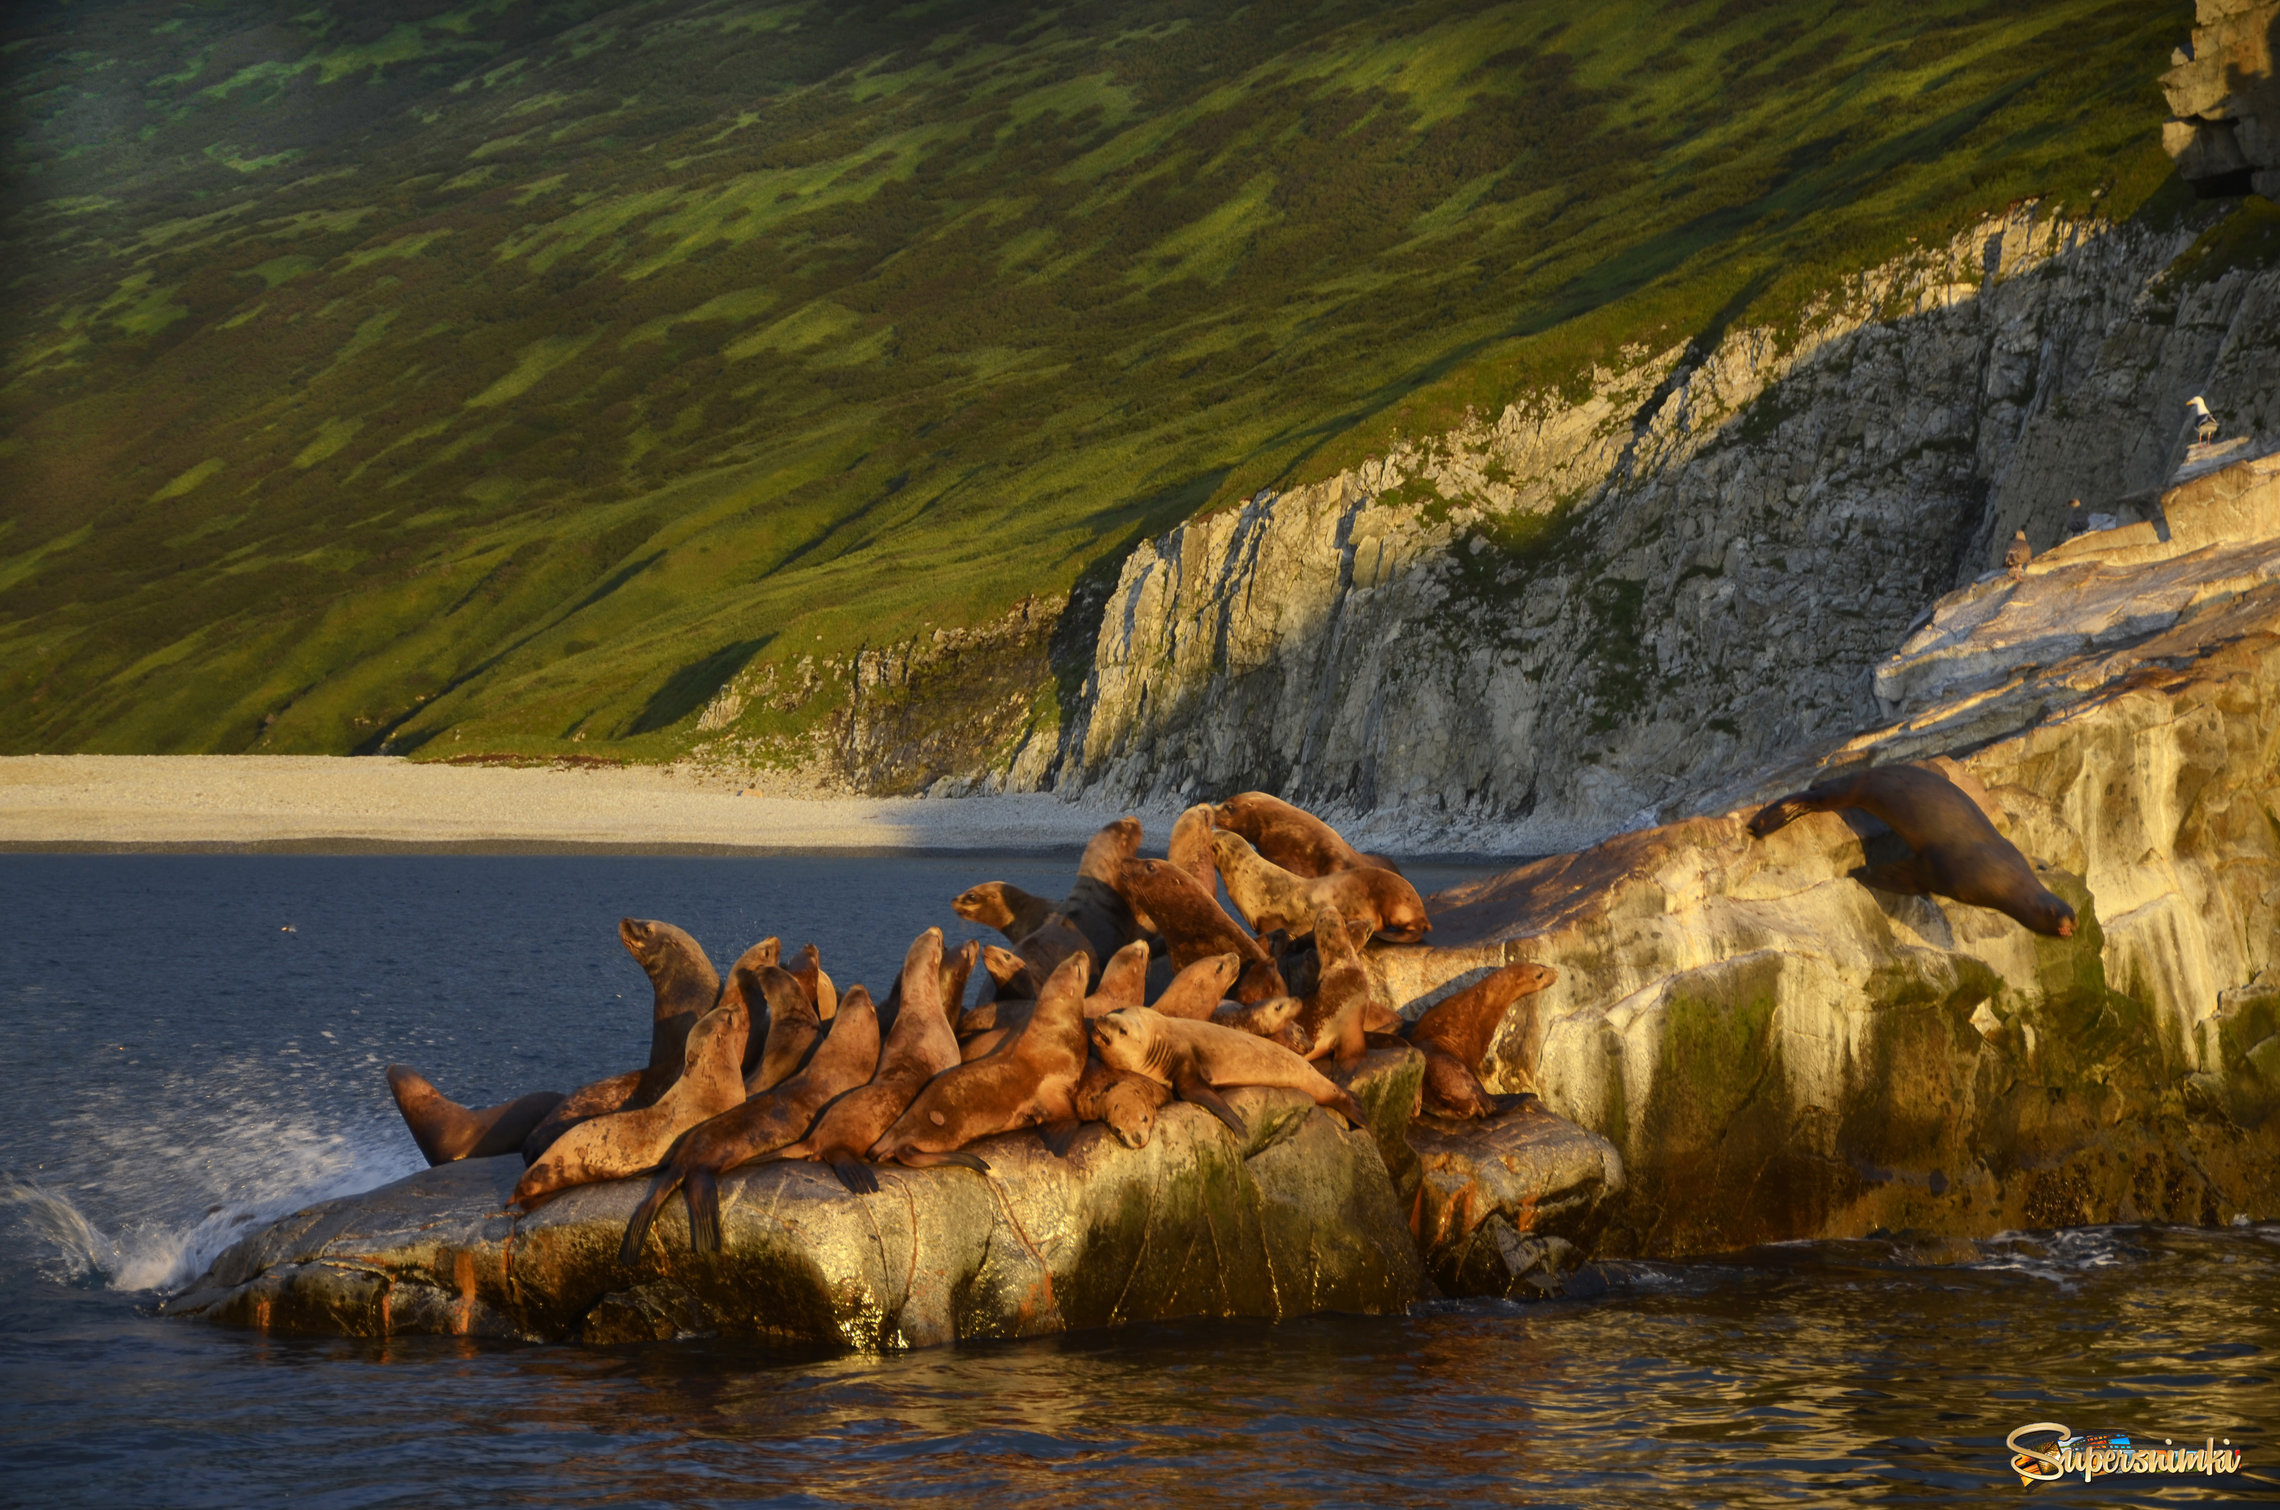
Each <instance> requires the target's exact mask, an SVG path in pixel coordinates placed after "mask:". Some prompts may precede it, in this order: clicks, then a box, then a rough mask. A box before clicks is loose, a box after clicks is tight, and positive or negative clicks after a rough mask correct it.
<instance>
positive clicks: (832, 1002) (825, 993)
mask: <svg viewBox="0 0 2280 1510" xmlns="http://www.w3.org/2000/svg"><path fill="white" fill-rule="evenodd" d="M785 968H786V969H787V970H789V971H790V972H791V976H792V979H794V980H796V981H798V982H799V983H800V989H801V990H803V991H805V992H807V994H808V1000H809V1001H812V1002H814V1003H815V1017H816V1021H818V1022H829V1021H831V1015H832V1013H834V1012H836V1011H838V1010H839V988H838V987H836V986H834V985H833V984H832V983H831V977H830V976H828V975H826V974H824V973H823V954H822V951H820V950H818V949H817V948H816V947H815V945H813V944H809V945H808V946H807V947H805V948H803V949H802V950H800V954H799V958H798V959H795V960H793V961H792V962H791V964H789V965H787V966H786V967H785Z"/></svg>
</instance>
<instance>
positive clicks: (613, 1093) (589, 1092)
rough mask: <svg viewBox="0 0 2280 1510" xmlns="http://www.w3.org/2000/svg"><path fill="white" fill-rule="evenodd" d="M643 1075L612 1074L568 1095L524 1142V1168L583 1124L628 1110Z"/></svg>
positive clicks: (640, 1073) (637, 1071)
mask: <svg viewBox="0 0 2280 1510" xmlns="http://www.w3.org/2000/svg"><path fill="white" fill-rule="evenodd" d="M643 1073H644V1072H643V1071H641V1070H627V1071H626V1072H625V1073H624V1074H622V1075H612V1076H610V1078H609V1079H607V1080H596V1081H593V1082H592V1083H590V1084H587V1085H581V1086H579V1087H578V1088H577V1089H576V1090H574V1091H572V1092H571V1093H570V1094H569V1095H567V1096H564V1097H563V1098H562V1100H561V1101H560V1102H559V1103H558V1104H557V1105H556V1106H555V1108H554V1110H552V1111H550V1112H548V1113H547V1114H546V1115H545V1116H544V1117H542V1118H540V1119H539V1122H538V1125H537V1126H536V1127H533V1128H532V1129H531V1130H530V1136H528V1137H526V1138H524V1139H523V1141H522V1157H523V1166H524V1167H525V1168H528V1167H529V1166H530V1165H533V1164H536V1163H537V1162H538V1160H539V1156H540V1155H541V1154H543V1153H545V1152H546V1151H547V1150H548V1149H549V1148H552V1147H553V1146H554V1142H555V1140H556V1139H557V1138H559V1137H561V1136H562V1135H563V1134H564V1133H566V1132H568V1131H569V1130H570V1129H571V1128H573V1127H576V1126H577V1125H578V1124H579V1123H581V1122H584V1121H587V1120H589V1119H590V1118H594V1117H604V1116H608V1115H609V1114H610V1113H611V1112H621V1111H624V1110H625V1109H626V1107H627V1106H628V1104H630V1103H631V1101H632V1100H633V1091H634V1087H635V1086H637V1085H639V1084H640V1083H641V1077H642V1075H643Z"/></svg>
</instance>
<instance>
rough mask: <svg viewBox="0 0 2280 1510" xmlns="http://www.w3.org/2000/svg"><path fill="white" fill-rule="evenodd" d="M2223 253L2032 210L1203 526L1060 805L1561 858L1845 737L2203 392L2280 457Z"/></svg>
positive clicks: (2155, 444) (1097, 717)
mask: <svg viewBox="0 0 2280 1510" xmlns="http://www.w3.org/2000/svg"><path fill="white" fill-rule="evenodd" d="M2221 229H2222V228H2221V226H2220V227H2219V230H2221ZM2209 234H2210V235H2212V236H2213V235H2216V234H2217V232H2216V231H2211V232H2210V233H2209ZM2196 245H2197V240H2196V230H2195V228H2194V227H2190V226H2189V227H2186V228H2183V229H2180V230H2177V231H2160V230H2155V229H2152V228H2148V227H2146V226H2140V225H2132V226H2114V225H2110V224H2101V223H2097V222H2093V221H2075V220H2066V219H2061V218H2057V217H2054V216H2052V215H2051V214H2049V213H2047V212H2045V211H2044V210H2043V209H2042V208H2041V207H2039V206H2037V205H2034V204H2024V205H2020V206H2017V207H2015V208H2013V209H2012V210H2010V211H2009V212H2007V213H2005V214H2004V215H2002V216H1999V217H1996V218H1993V219H1990V220H1988V221H1987V222H1985V223H1984V224H1982V225H1980V226H1978V227H1976V228H1974V229H1973V230H1972V231H1970V232H1968V233H1967V234H1965V235H1963V236H1961V237H1959V238H1957V239H1956V240H1955V241H1954V242H1953V243H1952V244H1950V245H1948V246H1945V247H1939V248H1926V249H1924V250H1923V251H1922V252H1921V253H1918V254H1914V255H1911V256H1910V257H1907V258H1904V259H1901V260H1900V261H1897V262H1895V263H1893V264H1891V265H1889V266H1886V267H1883V268H1879V269H1877V270H1875V271H1874V272H1872V273H1870V274H1867V275H1864V276H1863V277H1861V278H1860V279H1858V280H1856V281H1855V282H1854V283H1852V284H1850V285H1848V286H1847V287H1845V288H1842V289H1838V290H1832V291H1831V293H1830V294H1829V295H1828V297H1827V298H1826V299H1825V300H1823V301H1822V303H1821V304H1819V305H1818V306H1816V307H1814V308H1812V309H1809V310H1807V311H1805V312H1804V314H1803V315H1802V316H1801V317H1800V320H1799V323H1798V326H1797V328H1796V329H1794V330H1791V331H1775V330H1769V329H1739V330H1734V331H1730V332H1726V333H1724V334H1722V335H1717V336H1715V338H1711V339H1706V340H1705V341H1703V342H1701V343H1698V344H1688V345H1681V346H1675V347H1672V348H1670V349H1668V350H1665V351H1662V352H1647V351H1643V350H1634V351H1632V352H1630V353H1628V354H1627V355H1626V357H1625V358H1624V362H1623V363H1622V364H1620V365H1619V367H1618V368H1611V369H1609V370H1604V371H1600V372H1596V373H1594V374H1592V376H1591V380H1590V383H1589V385H1588V386H1589V396H1588V397H1586V398H1585V399H1583V400H1581V401H1580V402H1571V401H1569V400H1567V399H1563V398H1561V397H1559V396H1558V395H1556V394H1539V395H1531V396H1524V397H1522V398H1521V399H1519V400H1516V401H1515V402H1513V403H1512V404H1510V405H1508V406H1507V407H1506V408H1505V409H1504V410H1503V411H1502V412H1501V413H1499V414H1496V415H1493V416H1482V417H1480V418H1478V419H1477V420H1475V421H1473V422H1470V423H1468V424H1466V425H1464V426H1461V427H1459V428H1458V429H1457V430H1456V431H1454V432H1452V433H1450V434H1448V435H1445V436H1441V437H1438V438H1436V439H1433V440H1430V441H1419V442H1416V443H1414V444H1408V445H1404V446H1401V447H1398V448H1396V449H1395V450H1394V451H1393V452H1391V453H1389V454H1388V455H1386V456H1384V457H1382V458H1379V459H1377V460H1375V461H1373V462H1371V463H1369V464H1367V465H1365V466H1362V467H1360V468H1357V469H1355V470H1354V471H1352V472H1349V473H1346V474H1344V475H1341V476H1339V477H1337V478H1335V479H1332V480H1331V481H1329V482H1326V483H1323V484H1320V485H1318V486H1311V487H1305V488H1299V489H1295V490H1293V491H1291V492H1289V493H1286V494H1283V495H1281V496H1276V497H1262V498H1259V499H1256V500H1254V501H1252V502H1250V503H1248V504H1246V505H1244V506H1243V507H1241V508H1239V509H1235V510H1231V511H1228V512H1224V513H1220V514H1215V515H1211V516H1207V517H1203V518H1198V519H1195V520H1191V521H1190V522H1188V523H1187V524H1185V525H1183V526H1182V527H1181V528H1179V529H1177V530H1174V531H1173V532H1172V533H1170V534H1168V535H1165V536H1163V537H1160V538H1158V539H1156V540H1153V541H1149V542H1145V543H1143V544H1142V545H1141V546H1139V547H1138V548H1137V549H1136V550H1135V551H1134V552H1133V554H1132V556H1131V557H1130V558H1129V559H1128V560H1127V561H1126V563H1125V565H1124V568H1123V573H1122V576H1121V578H1120V579H1119V581H1118V583H1117V587H1116V591H1115V595H1114V597H1113V599H1112V600H1111V602H1110V603H1109V605H1108V608H1107V610H1106V612H1105V614H1104V616H1103V619H1102V623H1101V628H1100V633H1099V639H1098V643H1097V646H1096V648H1095V651H1094V655H1093V663H1092V669H1091V672H1090V675H1089V678H1088V680H1087V683H1086V686H1085V690H1084V694H1083V696H1082V698H1081V699H1079V700H1078V703H1077V706H1076V708H1075V709H1074V711H1073V713H1072V715H1071V716H1070V717H1069V719H1068V720H1067V721H1066V723H1065V725H1064V728H1063V734H1062V743H1061V747H1060V751H1059V756H1058V762H1057V764H1056V765H1055V767H1054V768H1053V769H1052V770H1051V771H1045V772H1040V774H1039V775H1038V777H1037V780H1038V782H1039V784H1041V785H1042V784H1052V783H1057V784H1058V786H1059V789H1060V790H1062V791H1064V792H1072V791H1084V792H1088V793H1091V794H1093V795H1095V796H1100V797H1107V798H1113V799H1117V800H1125V801H1133V802H1145V801H1151V800H1154V801H1165V800H1172V799H1183V798H1190V797H1193V796H1195V795H1197V794H1203V793H1215V792H1225V791H1231V790H1239V789H1242V788H1244V787H1251V786H1259V787H1266V788H1269V789H1272V790H1275V791H1278V792H1280V793H1281V794H1283V795H1285V796H1287V797H1289V798H1291V799H1293V800H1297V801H1302V802H1307V803H1309V804H1312V805H1315V806H1317V807H1321V808H1324V809H1326V810H1330V811H1333V812H1338V813H1343V814H1345V815H1348V816H1349V818H1353V819H1355V820H1356V821H1357V822H1358V824H1359V827H1360V830H1361V833H1362V835H1363V836H1364V837H1365V839H1371V840H1374V841H1376V842H1383V843H1390V844H1396V845H1409V846H1414V847H1418V848H1427V847H1431V846H1432V845H1433V844H1434V843H1435V841H1436V834H1437V831H1438V830H1441V829H1445V828H1455V829H1460V830H1461V829H1463V828H1466V827H1472V828H1476V829H1477V828H1479V827H1481V826H1483V825H1493V824H1499V823H1502V824H1508V825H1513V826H1512V827H1509V828H1507V829H1506V830H1505V832H1504V834H1503V838H1502V842H1503V843H1505V844H1509V845H1514V846H1518V847H1523V848H1552V847H1565V846H1568V845H1572V844H1575V843H1580V842H1586V841H1588V840H1589V839H1591V838H1595V837H1597V836H1599V835H1602V834H1605V833H1606V832H1608V831H1609V830H1610V829H1611V828H1615V827H1619V826H1623V825H1625V824H1628V823H1631V822H1634V821H1637V817H1638V815H1639V814H1640V813H1641V812H1642V810H1648V809H1652V808H1654V807H1656V806H1658V805H1661V804H1666V803H1668V802H1671V801H1673V800H1676V799H1679V798H1681V797H1683V796H1684V795H1686V794H1688V793H1695V792H1701V791H1703V790H1707V789H1712V788H1717V787H1721V786H1724V785H1728V784H1730V783H1731V782H1733V781H1734V780H1736V779H1738V778H1739V777H1740V776H1742V775H1744V774H1745V773H1747V772H1749V771H1751V770H1754V769H1756V768H1758V767H1760V766H1762V765H1764V764H1766V763H1767V762H1768V761H1771V760H1774V759H1777V758H1781V757H1783V756H1786V755H1789V754H1791V753H1794V752H1797V751H1800V750H1806V749H1811V748H1815V747H1819V746H1822V745H1825V744H1827V743H1828V742H1829V741H1831V740H1834V739H1841V738H1844V737H1846V736H1849V735H1850V734H1852V733H1854V732H1855V731H1857V730H1858V729H1861V728H1863V727H1865V726H1869V725H1871V724H1873V723H1874V722H1875V721H1876V720H1877V719H1878V718H1879V717H1880V716H1881V710H1880V707H1879V704H1878V703H1877V700H1876V691H1875V687H1874V684H1873V676H1874V672H1875V670H1876V667H1877V666H1878V664H1879V663H1880V662H1881V661H1882V660H1883V659H1884V658H1885V657H1886V656H1887V655H1888V654H1890V652H1891V650H1892V648H1893V647H1894V646H1895V645H1897V644H1898V643H1900V641H1901V640H1902V639H1903V638H1905V637H1906V635H1907V634H1908V633H1909V632H1910V630H1911V628H1912V626H1913V624H1914V622H1915V621H1916V620H1917V619H1918V617H1919V616H1920V614H1921V613H1922V611H1923V608H1924V606H1925V605H1926V604H1927V603H1929V602H1930V601H1931V600H1932V599H1933V598H1935V597H1937V596H1938V595H1939V594H1940V593H1941V592H1943V591H1946V590H1947V589H1949V588H1951V587H1953V586H1955V585H1957V584H1958V583H1961V582H1968V581H1970V580H1972V579H1973V578H1975V577H1976V576H1978V575H1979V574H1980V573H1981V572H1982V571H1984V570H1985V569H1986V567H1987V566H1988V565H1990V564H1992V562H1993V559H1994V556H1995V553H1996V550H1997V545H1998V542H2001V541H2007V540H2008V539H2009V538H2010V535H2011V532H2012V531H2013V530H2015V529H2019V528H2025V529H2026V531H2027V533H2028V535H2029V537H2030V539H2031V540H2032V541H2033V543H2034V544H2035V546H2036V547H2037V548H2038V549H2047V548H2048V547H2050V546H2051V545H2054V544H2055V543H2057V542H2058V540H2059V539H2060V538H2061V536H2062V534H2063V531H2064V529H2065V516H2066V513H2067V502H2068V500H2069V499H2071V498H2077V497H2079V498H2081V499H2082V500H2083V501H2084V503H2085V505H2086V506H2087V508H2088V509H2089V510H2092V511H2099V512H2109V513H2114V514H2116V515H2117V516H2118V517H2120V518H2122V519H2124V520H2126V521H2134V520H2142V519H2143V518H2145V517H2146V516H2147V513H2148V511H2149V509H2150V504H2151V500H2152V498H2153V496H2154V494H2155V493H2156V492H2157V491H2158V489H2159V487H2160V486H2161V484H2162V483H2163V481H2164V479H2166V478H2168V477H2169V476H2170V475H2171V474H2172V472H2173V471H2174V469H2175V468H2176V466H2177V464H2178V461H2179V459H2180V458H2181V456H2182V455H2183V452H2184V448H2185V445H2186V443H2187V441H2188V439H2189V437H2188V435H2187V432H2186V430H2185V427H2184V418H2185V411H2184V403H2185V400H2186V399H2187V398H2189V397H2191V396H2193V395H2194V394H2204V395H2206V397H2207V399H2208V402H2209V404H2210V405H2211V407H2212V408H2213V409H2214V410H2215V411H2216V412H2217V413H2218V414H2219V415H2220V416H2222V418H2223V422H2224V425H2225V427H2226V433H2227V434H2228V435H2240V434H2261V435H2267V436H2270V435H2275V434H2280V360H2275V353H2276V352H2280V271H2275V270H2274V269H2273V268H2272V267H2271V266H2270V265H2269V260H2268V259H2267V260H2265V261H2264V262H2261V263H2260V262H2256V261H2254V260H2253V259H2251V261H2250V262H2248V263H2246V264H2244V265H2233V263H2232V262H2228V261H2227V260H2226V259H2225V258H2222V257H2196V256H2195V255H2193V253H2194V248H2195V247H2196Z"/></svg>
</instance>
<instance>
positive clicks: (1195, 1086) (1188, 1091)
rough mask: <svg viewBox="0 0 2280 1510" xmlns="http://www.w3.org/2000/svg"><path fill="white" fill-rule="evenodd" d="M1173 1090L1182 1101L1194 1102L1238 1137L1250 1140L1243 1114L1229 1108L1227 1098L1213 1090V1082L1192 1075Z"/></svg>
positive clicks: (1186, 1077) (1249, 1131)
mask: <svg viewBox="0 0 2280 1510" xmlns="http://www.w3.org/2000/svg"><path fill="white" fill-rule="evenodd" d="M1172 1089H1173V1090H1175V1091H1177V1092H1178V1093H1179V1098H1180V1099H1181V1100H1182V1101H1192V1102H1194V1103H1195V1104H1196V1105H1197V1106H1200V1107H1202V1108H1203V1109H1204V1110H1205V1111H1207V1112H1209V1113H1211V1114H1212V1115H1213V1116H1214V1117H1217V1118H1218V1119H1219V1120H1220V1121H1222V1122H1224V1123H1226V1124H1227V1125H1228V1127H1230V1128H1231V1129H1233V1130H1234V1133H1235V1136H1236V1137H1238V1138H1248V1137H1249V1136H1251V1128H1250V1125H1249V1124H1248V1123H1246V1122H1245V1121H1244V1120H1243V1117H1242V1114H1241V1113H1240V1112H1238V1111H1236V1110H1235V1108H1234V1107H1232V1106H1229V1105H1228V1104H1227V1098H1226V1097H1224V1096H1222V1095H1220V1094H1219V1092H1217V1091H1215V1090H1213V1089H1212V1088H1211V1082H1210V1081H1208V1080H1206V1079H1204V1078H1203V1077H1202V1076H1201V1075H1197V1074H1192V1073H1191V1074H1187V1075H1183V1076H1181V1077H1180V1078H1179V1079H1178V1080H1176V1081H1174V1082H1173V1083H1172Z"/></svg>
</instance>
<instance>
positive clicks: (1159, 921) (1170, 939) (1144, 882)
mask: <svg viewBox="0 0 2280 1510" xmlns="http://www.w3.org/2000/svg"><path fill="white" fill-rule="evenodd" d="M1116 876H1117V880H1116V886H1117V890H1118V891H1119V892H1121V893H1122V894H1123V896H1124V898H1125V900H1126V901H1127V902H1129V903H1131V904H1132V907H1133V908H1134V910H1135V911H1142V912H1146V913H1147V914H1148V915H1149V916H1150V917H1151V918H1153V919H1155V922H1156V928H1157V931H1158V932H1160V933H1161V934H1162V935H1163V936H1164V943H1165V945H1166V946H1167V947H1168V948H1169V949H1170V950H1171V956H1172V964H1173V965H1174V966H1175V967H1176V968H1178V969H1182V970H1184V969H1186V968H1187V967H1188V966H1190V965H1192V964H1194V963H1195V962H1196V961H1197V960H1199V959H1205V958H1208V957H1209V956H1211V955H1214V954H1226V953H1229V952H1233V953H1234V954H1236V955H1237V956H1239V957H1240V958H1241V960H1242V962H1243V966H1242V972H1241V973H1240V974H1239V975H1237V976H1236V978H1235V986H1234V989H1233V995H1234V997H1235V999H1236V1000H1237V1001H1240V1002H1244V1003H1252V1002H1261V1001H1265V1000H1266V999H1267V998H1268V997H1270V996H1282V995H1286V994H1287V993H1286V992H1285V991H1284V990H1283V981H1282V976H1281V974H1280V973H1278V972H1277V971H1276V969H1275V966H1274V961H1273V960H1271V959H1269V958H1268V957H1267V951H1266V950H1265V949H1264V948H1262V947H1260V944H1259V941H1258V940H1257V939H1255V938H1253V937H1251V935H1250V934H1248V933H1246V932H1244V931H1243V929H1242V927H1241V926H1240V925H1239V924H1237V923H1236V921H1235V920H1234V919H1233V918H1231V917H1229V916H1228V915H1227V909H1225V908H1224V907H1221V906H1220V905H1219V899H1218V898H1217V897H1215V896H1212V895H1211V894H1210V893H1208V892H1206V891H1205V890H1204V889H1203V888H1202V887H1201V886H1198V885H1197V884H1196V883H1195V877H1193V876H1191V875H1189V874H1188V873H1187V872H1186V871H1184V870H1182V869H1180V868H1179V867H1178V866H1177V865H1174V864H1173V863H1172V862H1171V861H1169V860H1127V861H1125V862H1124V863H1123V864H1122V865H1120V866H1118V867H1117V869H1116Z"/></svg>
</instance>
